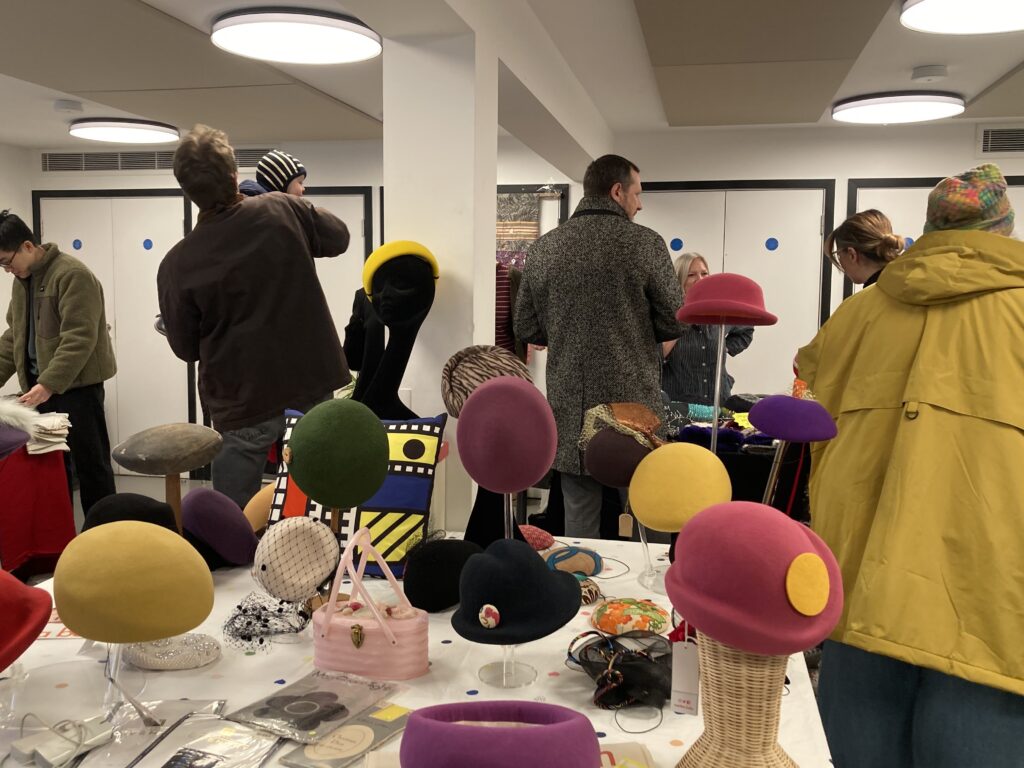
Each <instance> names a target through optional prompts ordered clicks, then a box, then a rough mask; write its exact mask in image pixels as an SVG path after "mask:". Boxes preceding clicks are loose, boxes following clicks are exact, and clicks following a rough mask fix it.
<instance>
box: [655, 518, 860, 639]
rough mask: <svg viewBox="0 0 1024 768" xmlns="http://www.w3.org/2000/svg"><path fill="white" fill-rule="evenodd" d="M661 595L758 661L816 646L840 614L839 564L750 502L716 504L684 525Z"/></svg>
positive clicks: (796, 527)
mask: <svg viewBox="0 0 1024 768" xmlns="http://www.w3.org/2000/svg"><path fill="white" fill-rule="evenodd" d="M665 589H666V591H667V593H668V597H669V600H671V601H672V605H673V606H675V609H676V610H677V611H679V613H680V614H681V615H682V616H683V618H685V619H686V620H687V621H688V622H689V623H690V624H692V625H693V626H695V627H696V628H697V629H699V630H700V631H701V632H703V633H704V634H706V635H708V636H709V637H711V638H713V639H715V640H718V641H719V642H721V643H725V644H726V645H731V646H733V647H735V648H739V649H740V650H742V651H747V652H748V653H758V654H761V655H764V656H777V655H788V654H790V653H796V652H797V651H803V650H806V649H807V648H811V647H813V646H815V645H817V644H818V643H820V642H821V641H822V640H824V639H825V638H826V637H828V635H829V633H830V632H831V631H832V630H833V629H834V628H835V626H836V623H837V622H838V621H839V616H840V614H841V613H842V611H843V582H842V576H841V575H840V572H839V564H838V563H837V562H836V559H835V556H834V555H833V554H832V552H831V551H830V550H829V548H828V547H827V546H826V545H825V542H823V541H822V540H821V539H820V538H819V537H818V536H817V535H816V534H815V533H814V532H813V531H811V529H810V528H807V527H806V526H803V525H801V524H800V523H798V522H796V521H795V520H792V519H790V518H789V517H787V516H786V515H784V514H783V513H782V512H779V511H778V510H776V509H773V508H771V507H768V506H765V505H764V504H755V503H753V502H749V501H731V502H727V503H725V504H715V505H714V506H711V507H708V508H707V509H705V510H704V511H702V512H700V513H698V514H697V515H695V516H694V517H693V519H691V520H690V522H688V523H687V524H686V525H684V526H683V529H682V530H681V531H680V532H679V538H678V540H677V541H676V549H675V562H674V563H673V564H672V566H671V567H670V568H669V570H668V573H667V574H666V575H665Z"/></svg>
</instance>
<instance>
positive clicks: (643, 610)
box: [590, 597, 671, 635]
mask: <svg viewBox="0 0 1024 768" xmlns="http://www.w3.org/2000/svg"><path fill="white" fill-rule="evenodd" d="M590 623H591V624H593V625H594V628H595V629H599V630H601V631H602V632H604V633H606V634H609V635H621V634H622V633H623V632H631V631H632V630H634V629H644V630H647V631H648V632H655V633H657V634H659V635H660V634H661V633H662V632H665V631H666V630H668V629H670V628H671V621H670V620H669V613H668V611H666V610H665V609H664V608H662V607H661V606H660V605H655V604H654V603H653V602H651V601H650V600H637V599H635V598H632V597H622V598H618V599H615V600H605V601H604V602H603V603H601V604H600V605H598V606H597V607H596V608H595V609H594V613H593V615H592V616H591V617H590Z"/></svg>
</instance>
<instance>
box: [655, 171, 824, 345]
mask: <svg viewBox="0 0 1024 768" xmlns="http://www.w3.org/2000/svg"><path fill="white" fill-rule="evenodd" d="M785 189H814V190H821V191H822V192H824V193H825V205H824V209H823V211H822V227H821V229H822V232H821V238H822V242H824V241H825V232H826V231H829V232H831V231H832V230H833V229H834V228H835V209H836V180H835V179H748V180H738V181H731V180H729V181H645V182H644V183H643V191H644V193H647V192H655V193H656V192H720V191H724V192H744V191H757V190H785ZM826 227H828V229H827V230H826ZM831 304H832V264H831V262H829V260H828V259H826V258H825V256H824V254H822V256H821V288H820V294H819V303H818V326H819V327H820V326H821V325H823V324H824V323H825V321H826V320H828V317H829V314H831Z"/></svg>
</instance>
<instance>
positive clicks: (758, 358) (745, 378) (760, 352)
mask: <svg viewBox="0 0 1024 768" xmlns="http://www.w3.org/2000/svg"><path fill="white" fill-rule="evenodd" d="M824 204H825V193H824V191H823V190H820V189H784V190H774V189H773V190H749V191H730V192H728V193H727V194H726V204H725V258H724V264H723V267H724V271H726V272H734V273H738V274H741V275H745V276H746V277H749V278H751V279H752V280H754V281H755V282H756V283H758V285H760V286H761V289H762V290H763V291H764V302H765V308H766V309H767V310H768V311H769V312H771V313H772V314H774V315H777V316H778V318H779V321H778V323H777V324H776V325H773V326H762V327H759V328H756V329H755V330H754V341H753V343H752V344H751V345H750V346H749V347H748V348H747V349H746V350H745V351H743V352H741V353H740V354H739V355H737V356H736V357H729V358H727V364H726V368H727V370H728V371H729V373H730V374H732V375H733V376H734V377H735V379H736V383H735V384H734V385H733V390H732V391H733V392H735V393H741V392H752V393H762V394H773V393H782V392H788V391H789V390H790V389H791V388H792V384H793V358H794V357H795V356H796V352H797V350H798V349H799V348H800V347H801V346H803V345H804V344H806V343H807V342H809V341H810V340H811V339H812V338H813V337H814V334H815V333H817V330H818V319H819V304H820V300H821V258H822V257H821V243H822V216H823V211H824Z"/></svg>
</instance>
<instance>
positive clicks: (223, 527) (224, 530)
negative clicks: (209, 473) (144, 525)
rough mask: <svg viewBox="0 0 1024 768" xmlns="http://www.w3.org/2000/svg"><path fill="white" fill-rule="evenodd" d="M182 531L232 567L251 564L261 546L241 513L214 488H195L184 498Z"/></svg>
mask: <svg viewBox="0 0 1024 768" xmlns="http://www.w3.org/2000/svg"><path fill="white" fill-rule="evenodd" d="M181 527H182V528H183V529H184V530H185V531H187V532H188V533H190V534H192V535H193V536H194V537H195V538H196V539H198V540H199V541H201V542H203V543H205V544H207V545H209V547H210V548H211V549H212V550H213V551H214V552H216V553H217V555H219V556H220V557H221V558H223V559H224V560H225V561H226V562H227V563H229V564H231V565H248V564H249V563H251V562H252V559H253V556H254V555H255V554H256V546H257V544H259V540H258V539H257V538H256V534H255V533H253V531H252V526H251V525H249V521H248V520H247V519H246V517H245V515H244V514H242V509H241V508H240V507H239V506H238V505H237V504H236V503H235V502H233V501H232V500H231V499H229V498H228V497H227V496H225V495H224V494H223V493H220V492H219V491H215V490H213V489H212V488H195V489H193V490H191V491H189V492H188V493H187V494H185V498H183V499H182V500H181ZM200 554H202V553H200Z"/></svg>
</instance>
